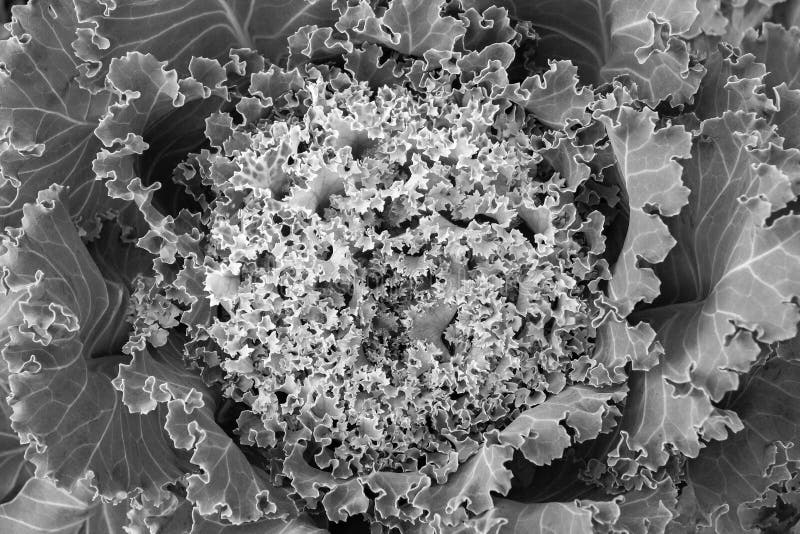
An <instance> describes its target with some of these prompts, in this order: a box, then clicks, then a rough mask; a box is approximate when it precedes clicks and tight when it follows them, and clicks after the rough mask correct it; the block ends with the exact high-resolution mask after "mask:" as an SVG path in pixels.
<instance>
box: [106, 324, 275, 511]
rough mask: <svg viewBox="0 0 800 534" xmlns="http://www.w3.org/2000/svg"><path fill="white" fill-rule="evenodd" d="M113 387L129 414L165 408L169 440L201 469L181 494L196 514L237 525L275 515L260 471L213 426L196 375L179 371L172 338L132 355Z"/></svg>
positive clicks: (211, 408)
mask: <svg viewBox="0 0 800 534" xmlns="http://www.w3.org/2000/svg"><path fill="white" fill-rule="evenodd" d="M114 387H116V388H117V389H119V390H120V391H121V392H122V397H123V400H124V402H125V404H126V405H127V407H128V408H129V409H130V410H131V411H132V412H134V413H142V414H147V413H152V411H153V410H162V409H163V408H164V405H165V404H166V408H167V409H168V414H167V420H166V429H167V432H169V435H170V437H171V438H172V442H173V443H174V444H175V446H176V447H177V448H179V449H185V450H188V451H191V452H192V457H191V461H192V463H193V464H195V465H197V466H198V467H199V468H200V469H201V472H200V473H199V474H192V475H190V476H189V477H188V482H189V486H188V494H187V498H188V499H189V500H190V501H191V502H192V503H193V504H194V505H195V507H196V509H197V511H198V512H199V513H200V514H202V515H211V514H214V513H217V512H220V515H221V517H222V518H223V519H224V520H226V521H228V522H230V523H233V524H239V523H243V522H247V521H255V520H257V519H260V518H261V517H263V515H264V513H265V512H266V513H271V512H275V511H276V508H277V505H276V502H274V501H271V500H270V489H271V488H272V486H271V484H270V483H269V481H268V480H267V476H266V473H264V472H263V471H261V470H260V469H258V468H257V467H256V466H255V465H252V464H251V463H250V462H249V461H248V459H247V458H246V457H245V455H244V454H243V453H242V451H241V450H240V449H239V448H238V447H237V445H236V443H235V442H234V441H233V440H232V439H231V438H230V437H229V436H228V435H227V434H226V433H225V431H224V430H222V428H220V426H219V425H218V424H217V423H216V421H215V419H214V413H215V408H216V404H215V397H214V395H213V394H212V392H211V391H210V390H209V389H208V388H207V387H206V386H205V384H204V383H203V381H202V379H201V378H200V376H199V374H197V373H194V372H192V371H189V370H187V369H186V368H185V367H184V364H183V357H182V352H181V347H180V343H179V340H177V339H175V338H174V337H172V338H170V340H169V342H168V343H167V344H166V345H164V346H163V347H160V348H159V349H157V351H156V350H153V351H147V350H145V351H142V352H137V353H135V354H134V358H133V361H132V362H131V363H130V364H129V365H120V367H119V375H118V376H117V378H115V379H114ZM278 504H280V505H283V504H284V503H278ZM280 512H281V513H285V512H286V510H280Z"/></svg>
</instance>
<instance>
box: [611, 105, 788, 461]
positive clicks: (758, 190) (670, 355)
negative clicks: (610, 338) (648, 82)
mask: <svg viewBox="0 0 800 534" xmlns="http://www.w3.org/2000/svg"><path fill="white" fill-rule="evenodd" d="M771 135H772V134H771V133H770V130H769V126H768V125H767V124H766V122H765V121H763V120H759V119H756V117H755V116H754V115H751V114H747V113H744V112H738V113H737V112H727V113H725V114H724V116H723V117H721V118H717V119H709V120H707V121H705V122H704V123H703V124H702V126H701V131H700V137H699V138H698V140H697V141H696V142H695V143H694V146H693V149H692V159H690V160H689V161H687V162H686V163H685V164H684V166H685V173H684V176H683V177H684V181H685V182H686V184H687V185H688V186H689V187H690V189H691V191H692V193H691V195H690V198H689V206H687V207H685V208H684V209H683V210H682V211H681V213H680V215H679V216H678V217H675V218H673V219H672V220H670V230H671V232H672V234H673V235H674V236H676V238H677V241H678V243H679V246H677V247H675V248H674V249H672V251H671V252H670V254H669V256H668V258H667V259H666V260H665V261H664V262H663V263H661V264H659V265H657V266H656V271H657V273H658V275H659V278H660V279H661V281H662V296H661V297H660V298H659V299H658V300H657V301H656V303H657V304H661V306H660V307H655V308H653V309H651V310H648V311H646V312H644V313H642V315H641V318H642V319H647V320H649V321H650V323H651V324H652V325H653V327H654V328H655V330H656V332H657V335H658V340H659V341H660V342H661V344H662V345H663V347H664V351H665V356H664V359H663V362H662V364H660V365H659V366H658V367H656V368H654V369H653V370H651V371H649V372H647V373H644V374H637V375H636V376H634V377H633V379H632V382H633V383H632V385H631V395H630V397H629V403H628V406H629V408H630V409H629V410H628V413H626V414H625V418H624V420H623V423H622V427H623V429H624V431H625V432H626V433H629V434H630V436H629V441H630V443H629V446H631V447H632V448H633V449H634V450H647V455H648V458H647V459H646V460H645V462H644V463H645V465H648V466H651V467H655V466H658V465H662V464H663V462H664V461H665V460H666V453H664V452H663V447H664V446H665V445H666V444H671V445H673V446H675V447H676V448H677V450H679V451H681V452H683V453H684V454H687V455H689V456H696V455H697V453H698V452H699V448H698V442H697V433H698V432H700V433H704V432H707V433H709V434H708V435H707V436H706V437H716V438H717V439H720V438H722V437H724V434H725V433H724V431H722V430H721V428H719V427H718V423H719V422H721V421H716V422H715V421H714V420H713V418H711V417H712V413H713V408H712V406H711V404H710V400H715V401H717V400H720V399H721V398H722V396H723V395H724V394H725V393H726V392H728V391H731V390H734V389H736V388H737V386H738V383H739V378H738V374H737V372H746V371H747V370H748V369H749V368H750V365H751V364H752V362H753V361H754V360H755V359H756V357H757V356H758V354H759V352H760V348H759V346H758V343H757V342H761V343H767V344H770V343H774V342H776V341H780V340H783V339H788V338H790V337H793V336H794V334H795V332H796V329H797V323H798V320H800V314H799V313H798V309H797V306H796V305H795V304H793V303H792V299H796V298H797V297H798V295H800V278H799V277H798V276H797V266H798V265H800V217H798V216H796V215H787V216H783V217H780V218H778V219H776V220H775V221H772V223H771V224H766V220H767V217H769V215H770V213H771V212H772V211H773V210H774V209H780V208H782V207H783V206H785V204H786V202H787V201H789V200H791V199H792V198H793V193H792V191H791V184H790V181H789V178H788V176H787V175H786V174H785V172H786V171H787V170H791V169H793V168H794V167H795V165H796V163H795V161H796V159H797V157H798V153H797V152H796V151H785V150H782V149H780V148H778V147H777V146H775V144H773V143H771ZM676 388H677V389H676ZM673 414H681V418H680V419H679V420H677V422H679V423H680V427H681V432H680V433H681V434H683V436H679V435H676V434H674V433H672V432H670V431H669V430H668V428H669V427H666V426H664V427H662V428H661V429H660V428H659V425H660V424H661V425H663V424H665V423H666V421H667V420H674V418H675V416H674V415H673ZM709 418H711V419H709ZM730 422H731V424H733V425H734V426H738V424H737V422H736V420H731V421H730ZM664 430H667V432H666V433H665V432H664ZM656 451H660V452H656ZM653 454H655V457H654V456H653Z"/></svg>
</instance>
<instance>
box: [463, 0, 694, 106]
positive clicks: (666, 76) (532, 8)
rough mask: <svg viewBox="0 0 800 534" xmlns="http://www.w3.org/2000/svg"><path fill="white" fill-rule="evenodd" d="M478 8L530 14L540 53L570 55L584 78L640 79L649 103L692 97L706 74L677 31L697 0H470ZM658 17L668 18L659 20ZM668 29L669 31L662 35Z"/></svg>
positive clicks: (690, 18) (467, 3)
mask: <svg viewBox="0 0 800 534" xmlns="http://www.w3.org/2000/svg"><path fill="white" fill-rule="evenodd" d="M463 3H464V4H465V6H466V7H476V8H478V9H479V10H481V9H483V8H485V7H488V6H490V5H496V6H498V7H505V8H507V9H508V10H509V13H510V15H511V17H512V18H514V19H521V20H528V21H531V22H532V23H533V27H534V28H535V29H536V31H537V32H538V33H539V34H540V36H541V39H540V40H539V42H538V44H537V50H536V52H537V56H538V59H539V60H540V61H541V62H542V63H543V62H544V61H545V60H551V59H552V60H560V59H568V60H570V61H572V62H573V63H574V64H575V65H577V67H578V70H579V72H580V76H581V79H582V80H583V81H584V83H594V84H600V83H602V82H607V81H611V80H612V79H614V78H615V77H617V76H622V77H624V78H627V79H630V80H632V81H633V82H634V83H636V84H637V86H638V87H639V91H640V93H639V94H640V96H641V97H642V99H643V100H645V101H646V102H648V103H650V104H654V103H656V102H658V101H660V100H663V99H667V98H671V99H672V102H673V103H676V104H677V103H684V102H691V100H692V95H694V93H695V91H696V90H697V86H698V84H699V83H700V79H701V78H702V75H703V70H702V68H698V67H690V66H689V52H688V50H687V47H686V44H685V43H684V42H683V41H682V40H680V39H678V38H677V37H676V36H678V35H680V34H682V33H683V32H685V31H686V30H688V29H689V28H690V27H691V26H692V23H693V22H694V20H695V18H696V16H697V13H698V12H697V9H696V7H695V0H672V1H664V0H644V1H642V0H539V1H536V2H531V1H529V0H466V1H465V2H463ZM653 19H656V20H658V21H659V22H663V23H666V24H664V25H661V24H656V23H655V22H654V20H653ZM662 31H663V32H664V34H665V36H662V35H660V33H661V32H662Z"/></svg>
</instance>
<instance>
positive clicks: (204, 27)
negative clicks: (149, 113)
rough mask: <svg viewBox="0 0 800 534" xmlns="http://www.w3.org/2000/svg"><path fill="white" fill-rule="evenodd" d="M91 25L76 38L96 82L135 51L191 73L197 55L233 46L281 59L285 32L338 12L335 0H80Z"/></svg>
mask: <svg viewBox="0 0 800 534" xmlns="http://www.w3.org/2000/svg"><path fill="white" fill-rule="evenodd" d="M76 5H77V11H78V13H79V18H80V19H81V20H84V21H86V25H88V26H89V27H90V28H91V29H90V30H86V31H84V32H82V33H80V35H79V38H78V39H77V40H76V41H75V45H74V46H75V49H76V52H77V55H78V56H79V57H81V58H82V59H84V60H86V61H87V62H89V65H90V66H91V67H92V68H91V70H90V71H87V73H88V74H90V77H91V80H90V83H92V84H101V83H102V79H103V76H104V75H105V73H106V70H107V69H108V66H109V63H110V61H111V59H112V58H116V57H120V56H124V55H125V54H126V53H128V52H131V51H134V50H135V51H138V52H140V53H142V54H148V53H149V54H153V55H154V56H155V57H157V58H159V59H161V60H166V61H167V62H168V63H169V65H170V67H172V68H176V69H179V71H180V74H181V75H187V74H188V71H186V70H185V69H186V66H187V65H188V64H189V60H190V58H191V57H192V56H194V57H200V56H203V57H209V58H219V59H223V58H226V57H227V56H228V53H229V51H230V49H231V48H251V49H253V50H258V51H259V52H260V53H262V54H263V55H264V56H265V57H266V58H268V59H269V60H271V61H273V62H275V63H282V62H284V61H285V60H286V58H287V57H288V54H289V48H288V45H287V38H288V37H289V36H291V35H292V34H294V33H295V31H297V30H298V29H299V28H300V27H302V26H307V25H314V24H315V25H318V26H330V25H332V24H333V23H334V22H335V21H336V20H337V18H338V12H336V11H334V9H333V7H332V2H331V0H316V1H306V0H236V1H228V0H188V1H186V0H159V1H158V2H140V1H137V0H118V1H117V2H114V4H113V5H112V6H111V7H109V5H108V3H107V2H104V1H101V0H76Z"/></svg>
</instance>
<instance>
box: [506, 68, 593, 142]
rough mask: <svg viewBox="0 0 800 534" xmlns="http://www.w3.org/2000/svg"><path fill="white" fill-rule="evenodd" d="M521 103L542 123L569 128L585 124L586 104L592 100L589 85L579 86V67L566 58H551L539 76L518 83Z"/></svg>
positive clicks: (587, 115) (586, 115)
mask: <svg viewBox="0 0 800 534" xmlns="http://www.w3.org/2000/svg"><path fill="white" fill-rule="evenodd" d="M520 90H521V93H522V95H524V97H523V102H522V104H523V106H524V107H525V109H527V110H528V111H530V112H531V113H533V115H534V116H535V117H536V118H537V119H539V120H540V121H542V122H543V123H544V124H546V125H548V126H550V127H551V128H556V129H568V128H570V127H571V126H573V125H575V124H586V123H587V122H588V121H589V113H588V112H587V111H586V108H587V107H588V106H589V104H591V103H592V101H593V100H594V96H593V95H592V91H591V90H590V89H589V88H588V87H582V88H580V90H579V89H578V69H577V67H575V66H574V65H573V64H572V63H571V62H569V61H565V60H562V61H551V62H550V69H549V70H547V71H546V72H545V73H544V74H543V75H542V76H538V75H535V76H530V77H528V78H527V79H526V80H525V81H524V82H522V85H521V86H520Z"/></svg>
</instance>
